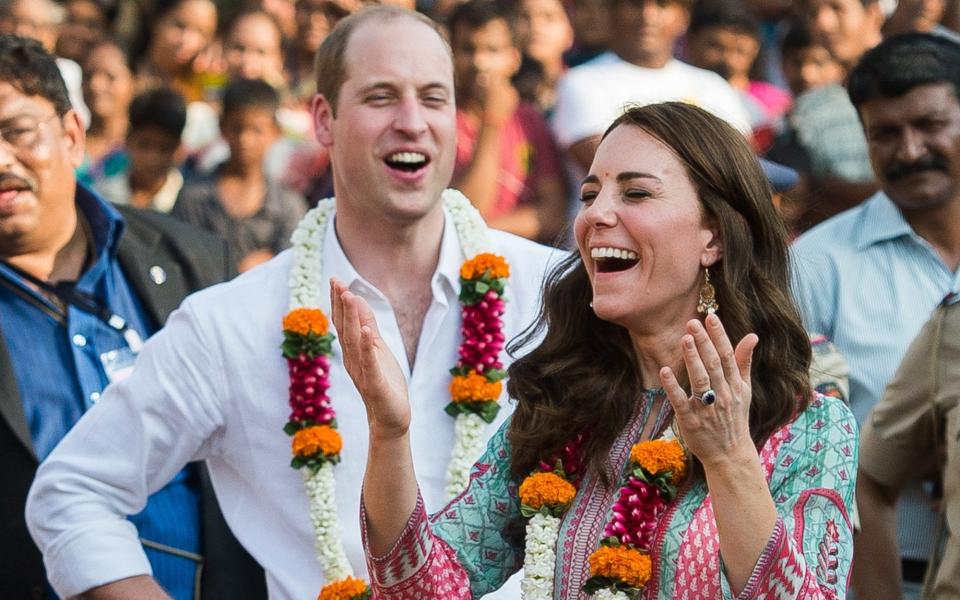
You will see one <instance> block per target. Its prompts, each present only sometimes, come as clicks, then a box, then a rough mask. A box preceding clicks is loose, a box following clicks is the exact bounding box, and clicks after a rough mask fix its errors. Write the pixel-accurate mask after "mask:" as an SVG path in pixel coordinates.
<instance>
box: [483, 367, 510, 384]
mask: <svg viewBox="0 0 960 600" xmlns="http://www.w3.org/2000/svg"><path fill="white" fill-rule="evenodd" d="M483 376H484V377H486V378H487V381H489V382H491V383H495V382H497V381H500V380H502V379H505V378H506V377H507V372H506V371H504V370H503V369H487V370H485V371H484V372H483Z"/></svg>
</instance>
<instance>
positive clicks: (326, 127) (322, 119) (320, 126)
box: [310, 94, 335, 148]
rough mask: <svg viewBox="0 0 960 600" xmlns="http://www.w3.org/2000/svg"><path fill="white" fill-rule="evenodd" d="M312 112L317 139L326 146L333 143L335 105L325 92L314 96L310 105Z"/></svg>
mask: <svg viewBox="0 0 960 600" xmlns="http://www.w3.org/2000/svg"><path fill="white" fill-rule="evenodd" d="M310 114H311V115H312V116H313V130H314V135H315V136H316V137H317V141H318V142H320V144H321V145H323V146H324V147H326V148H329V147H330V146H332V145H333V120H334V118H335V117H334V115H333V107H332V106H330V102H328V101H327V97H326V96H324V95H323V94H317V95H316V96H314V97H313V102H312V103H311V105H310Z"/></svg>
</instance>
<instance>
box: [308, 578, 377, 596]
mask: <svg viewBox="0 0 960 600" xmlns="http://www.w3.org/2000/svg"><path fill="white" fill-rule="evenodd" d="M370 595H371V592H370V587H369V586H367V584H366V582H365V581H363V580H362V579H357V578H355V577H347V578H346V579H341V580H340V581H334V582H333V583H331V584H329V585H326V586H324V588H323V590H322V591H321V592H320V595H319V596H317V600H367V599H368V598H370Z"/></svg>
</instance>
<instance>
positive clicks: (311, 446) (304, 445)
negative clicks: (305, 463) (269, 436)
mask: <svg viewBox="0 0 960 600" xmlns="http://www.w3.org/2000/svg"><path fill="white" fill-rule="evenodd" d="M292 446H293V455H294V456H299V457H300V458H310V457H311V456H315V455H316V454H317V453H318V452H319V453H322V454H324V455H326V456H335V455H337V454H340V450H341V449H342V448H343V438H341V437H340V434H339V433H337V430H336V429H334V428H333V427H330V426H329V425H313V426H311V427H305V428H303V429H301V430H300V431H298V432H297V433H295V434H294V435H293V443H292Z"/></svg>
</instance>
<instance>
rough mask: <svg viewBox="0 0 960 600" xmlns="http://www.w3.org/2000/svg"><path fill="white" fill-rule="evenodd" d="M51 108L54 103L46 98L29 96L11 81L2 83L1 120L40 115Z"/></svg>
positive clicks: (0, 92)
mask: <svg viewBox="0 0 960 600" xmlns="http://www.w3.org/2000/svg"><path fill="white" fill-rule="evenodd" d="M49 108H53V103H52V102H50V101H49V100H47V99H46V98H44V97H42V96H28V95H26V94H24V93H23V92H22V91H20V90H19V89H17V87H16V86H14V85H13V84H12V83H10V82H9V81H0V119H11V118H14V117H18V116H20V115H23V114H34V113H37V114H39V113H42V112H43V111H44V110H45V109H49Z"/></svg>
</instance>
